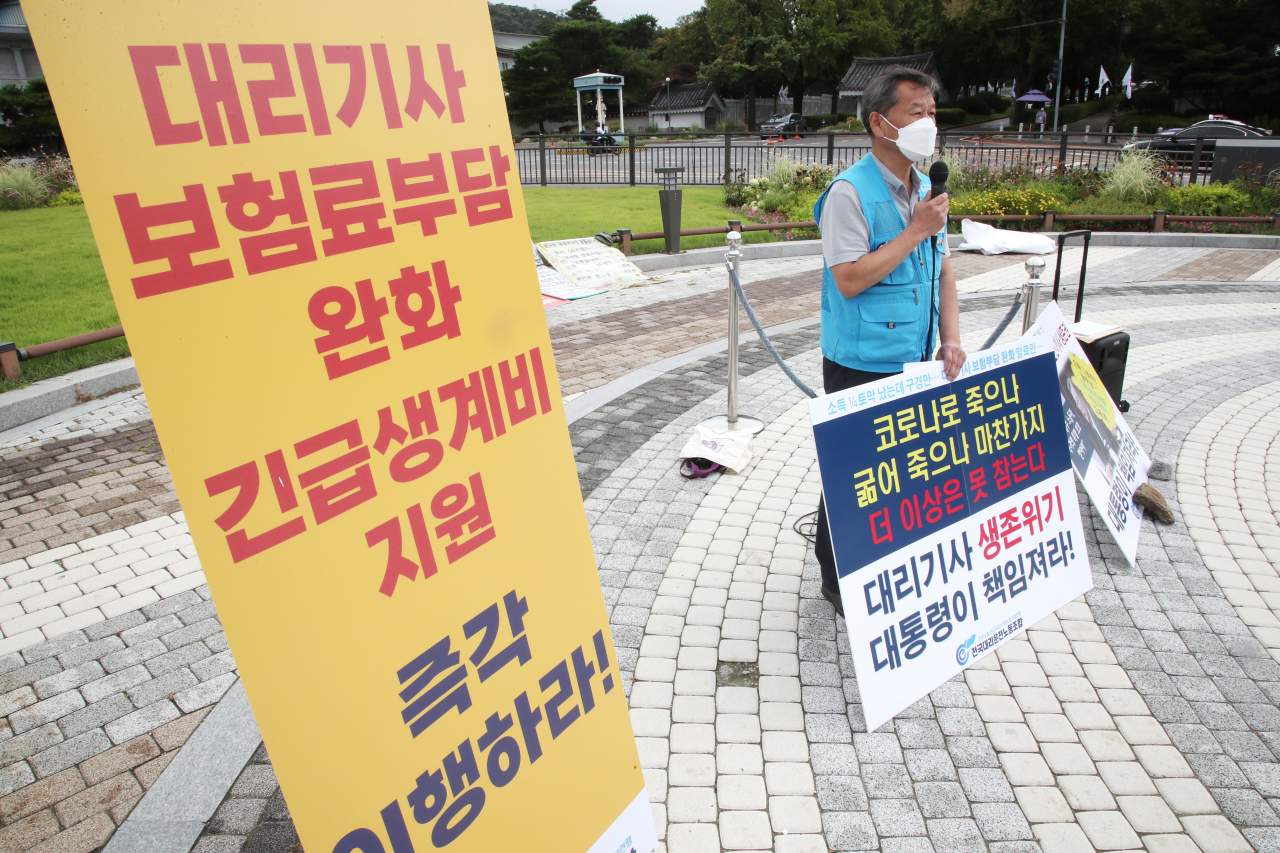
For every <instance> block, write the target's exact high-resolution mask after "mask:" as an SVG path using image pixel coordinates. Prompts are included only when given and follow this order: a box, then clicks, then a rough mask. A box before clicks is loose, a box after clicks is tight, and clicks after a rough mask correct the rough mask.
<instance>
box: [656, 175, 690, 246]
mask: <svg viewBox="0 0 1280 853" xmlns="http://www.w3.org/2000/svg"><path fill="white" fill-rule="evenodd" d="M653 171H655V172H657V173H658V174H659V175H661V176H662V189H660V190H658V207H659V209H661V211H662V235H663V237H664V238H665V240H666V244H667V254H668V255H678V254H680V200H681V196H682V195H684V193H683V191H682V190H679V189H676V180H677V179H678V176H679V175H680V173H681V172H683V171H684V167H683V166H660V167H658V168H657V169H654V170H653Z"/></svg>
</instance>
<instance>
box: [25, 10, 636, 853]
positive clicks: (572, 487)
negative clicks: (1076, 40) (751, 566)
mask: <svg viewBox="0 0 1280 853" xmlns="http://www.w3.org/2000/svg"><path fill="white" fill-rule="evenodd" d="M23 8H24V11H25V13H26V16H27V19H28V22H29V24H30V26H31V30H32V34H33V36H34V38H35V41H36V44H37V47H38V49H39V51H40V57H41V63H42V65H43V66H44V68H45V69H46V71H47V74H48V80H49V84H50V90H51V92H52V94H53V97H54V103H55V106H56V108H57V111H58V115H59V119H60V121H61V124H62V129H63V132H64V134H65V136H66V139H67V144H68V147H69V149H70V154H71V157H72V159H73V161H74V164H75V167H76V171H77V175H78V177H79V179H80V184H81V187H82V190H83V193H84V196H85V200H86V205H87V208H88V213H89V218H90V221H91V223H92V226H93V231H94V236H95V238H96V239H97V243H98V246H99V249H100V250H101V253H102V259H103V262H104V264H105V266H106V270H107V275H108V278H109V280H110V283H111V287H112V291H113V293H114V296H115V299H116V303H117V305H118V306H119V310H120V315H121V318H122V320H123V323H124V326H125V330H126V333H127V335H128V340H129V344H130V347H131V349H132V352H133V354H134V357H135V359H136V361H137V365H138V371H139V374H140V376H141V378H142V381H143V385H144V388H145V390H146V392H147V399H148V402H149V403H150V406H151V409H152V412H153V415H154V418H155V422H156V426H157V430H158V432H159V435H160V438H161V441H162V444H163V447H164V450H165V455H166V458H167V461H168V463H169V466H170V468H171V470H172V473H173V478H174V482H175V485H176V487H177V491H178V495H179V497H180V499H181V501H182V506H183V509H184V511H185V513H186V518H187V521H188V523H189V524H190V527H191V533H192V536H193V537H194V539H195V543H196V546H197V549H198V551H199V554H200V559H201V562H202V564H203V567H204V572H205V575H206V577H207V579H208V583H209V586H210V589H211V590H212V592H213V595H214V601H215V603H216V604H217V606H218V612H219V615H220V616H221V618H222V621H223V624H224V626H225V628H226V631H227V636H228V639H229V641H230V644H231V649H232V651H233V653H234V654H235V658H236V662H237V664H238V666H239V668H240V671H241V674H242V676H243V678H244V682H245V687H246V689H247V691H248V695H249V698H250V701H251V703H252V706H253V709H254V712H255V714H256V716H257V720H258V723H259V726H260V728H261V729H262V732H263V735H264V738H265V741H266V744H267V746H268V748H269V750H270V752H271V756H272V759H273V762H274V764H275V767H276V772H277V774H278V775H279V778H280V781H281V785H282V787H283V789H284V792H285V795H286V797H287V799H288V802H289V806H290V810H291V812H292V815H293V818H294V820H295V822H296V824H297V827H298V830H299V833H300V835H301V839H302V842H303V845H304V846H305V847H306V848H307V849H308V850H316V851H322V850H332V849H335V848H338V849H361V850H365V851H366V853H373V850H374V849H375V842H374V841H371V840H370V839H371V838H375V837H376V839H377V841H376V844H377V845H381V846H382V847H384V848H385V849H386V850H387V851H391V850H394V851H395V853H406V851H407V849H408V848H407V847H406V844H411V845H412V846H413V847H415V848H416V849H417V850H430V849H434V848H435V847H440V846H447V847H449V848H450V849H452V850H476V851H481V850H484V851H489V850H499V849H507V848H508V847H509V846H510V845H511V844H512V843H513V842H516V843H519V844H521V845H522V846H525V847H529V846H530V845H531V846H532V849H552V848H551V847H549V846H547V844H550V843H552V842H551V841H550V840H551V839H554V843H553V844H554V849H557V850H565V851H586V850H587V849H588V848H590V847H591V846H592V845H593V843H595V842H596V841H597V839H600V838H601V835H602V833H604V832H605V830H606V829H608V828H609V827H610V825H611V824H612V823H613V822H614V820H615V819H616V818H618V816H619V815H620V814H621V813H622V812H623V810H624V809H625V808H626V807H627V806H628V805H633V804H634V803H635V801H636V798H637V797H638V796H639V795H640V794H641V792H642V791H643V779H642V777H641V774H640V770H639V765H638V760H637V754H636V747H635V743H634V740H633V738H632V735H631V729H630V724H629V721H628V719H627V710H626V700H625V698H624V696H623V690H622V682H621V674H620V673H619V671H618V666H617V662H616V660H615V658H614V655H613V646H612V639H611V636H610V633H609V626H608V620H607V618H606V613H605V608H604V603H603V600H602V596H601V593H600V589H599V582H598V578H597V575H596V572H595V562H594V557H593V554H592V549H591V544H590V541H589V539H588V536H587V529H586V524H585V516H584V513H583V509H582V503H581V498H580V495H579V491H578V482H577V477H576V474H575V469H574V465H573V459H572V454H571V449H570V445H569V441H568V434H567V430H566V427H565V420H564V413H563V409H562V406H561V400H560V393H559V386H558V383H557V380H556V374H555V367H554V364H553V362H552V356H551V346H550V340H549V336H548V332H547V327H546V323H545V319H544V315H543V310H542V307H541V301H540V298H539V293H538V285H537V278H536V275H535V273H534V269H533V265H532V264H531V263H530V257H529V248H528V247H529V232H528V228H527V225H526V221H525V213H524V204H523V199H522V197H521V193H520V186H519V177H518V174H517V172H516V170H515V152H514V150H513V146H512V140H511V135H510V132H509V128H508V124H507V119H506V113H505V107H504V100H503V94H502V90H501V81H500V78H499V74H498V68H497V62H496V59H495V54H494V46H493V41H492V35H491V32H490V25H489V19H488V12H487V9H486V7H485V4H484V3H482V2H480V0H465V2H438V3H431V4H426V5H423V4H409V3H402V2H392V3H389V4H379V5H377V6H375V7H367V8H366V7H361V8H356V7H353V6H351V5H350V4H340V3H335V2H330V0H321V2H311V3H306V4H298V3H275V4H271V3H251V2H244V0H233V2H229V3H219V4H214V5H212V6H210V5H208V4H204V5H201V4H190V3H178V2H173V0H162V2H155V1H154V0H152V2H146V3H143V2H139V1H138V0H105V2H104V1H103V0H98V2H94V3H87V2H53V0H27V2H24V4H23ZM566 85H568V81H566ZM446 638H447V640H448V643H449V645H448V646H447V647H445V646H442V645H441V643H443V642H444V641H445V640H446ZM526 644H527V645H526ZM453 654H456V655H457V658H456V659H454V658H451V657H450V655H453ZM459 674H460V675H459ZM441 685H443V687H442V686H441ZM460 688H465V695H464V694H463V693H461V692H460ZM433 691H434V692H433ZM569 692H571V694H572V695H566V694H567V693H569ZM588 693H589V694H590V696H589V697H588ZM522 702H523V705H522ZM535 712H536V714H535ZM534 716H540V720H539V719H533V718H534ZM508 718H510V719H509V720H508ZM531 719H533V722H532V723H530V720H531ZM508 722H509V723H510V728H505V727H506V725H507V724H508ZM553 724H554V726H555V728H556V731H555V732H554V733H553V732H552V731H551V728H552V725H553ZM527 728H531V729H532V731H533V732H534V733H535V734H536V736H537V737H538V739H539V743H540V746H539V748H540V750H541V755H540V756H538V757H537V760H536V761H533V760H532V752H533V747H531V746H530V739H529V736H528V732H527V731H526V729H527ZM504 738H510V740H504ZM513 745H514V747H515V748H516V756H515V757H513V756H512V748H513ZM467 749H470V751H471V755H473V756H474V758H475V760H476V765H475V766H476V772H475V773H474V774H473V773H471V772H470V766H469V762H468V758H467ZM497 752H502V753H503V755H502V756H501V757H500V758H497V759H496V761H495V760H491V759H492V758H493V755H494V754H495V753H497ZM517 759H518V760H519V767H518V770H517V769H515V765H514V762H515V761H516V760H517ZM437 774H438V775H437ZM498 781H501V782H502V783H503V784H498ZM476 789H483V796H479V795H477V794H475V793H474V792H475V790H476ZM477 801H480V802H479V803H478V802H477ZM459 804H460V805H459ZM450 809H452V811H450ZM645 811H646V812H647V808H646V809H645ZM446 812H448V815H446V816H445V818H444V819H443V820H440V819H438V818H439V817H440V816H441V815H445V813H446ZM420 818H422V819H426V822H424V823H419V819H420ZM647 819H648V818H647V817H646V820H647ZM400 823H402V824H403V826H404V829H403V831H402V832H400V831H399V830H398V829H397V827H398V826H399V825H400ZM464 824H465V825H464ZM441 826H443V829H442V828H441ZM459 827H461V828H459ZM398 832H399V835H400V836H401V837H397V833H398ZM404 836H407V838H406V837H404ZM344 839H345V840H344ZM544 841H545V843H544ZM442 842H443V843H442ZM344 845H345V846H344Z"/></svg>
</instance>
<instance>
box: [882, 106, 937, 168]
mask: <svg viewBox="0 0 1280 853" xmlns="http://www.w3.org/2000/svg"><path fill="white" fill-rule="evenodd" d="M880 120H881V121H883V122H884V123H885V124H887V125H889V127H892V128H893V129H894V130H896V131H898V138H897V139H896V140H895V139H890V140H889V141H890V142H896V143H897V144H898V150H899V151H901V152H902V154H903V156H905V157H906V158H907V159H908V160H923V159H925V158H926V157H928V156H930V155H931V154H933V147H934V144H935V143H936V142H937V141H938V126H937V125H936V124H934V122H933V119H931V118H929V117H928V116H926V117H924V118H922V119H920V120H918V121H913V122H912V123H911V124H909V125H907V126H906V127H898V126H896V125H894V124H893V123H891V122H890V121H889V120H888V119H887V118H885V117H884V116H883V115H882V116H880Z"/></svg>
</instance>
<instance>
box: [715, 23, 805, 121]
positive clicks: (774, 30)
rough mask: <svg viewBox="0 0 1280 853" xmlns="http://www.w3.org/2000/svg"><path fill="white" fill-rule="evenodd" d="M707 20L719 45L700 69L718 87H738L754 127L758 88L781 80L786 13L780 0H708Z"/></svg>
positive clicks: (784, 56)
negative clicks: (713, 56) (714, 56)
mask: <svg viewBox="0 0 1280 853" xmlns="http://www.w3.org/2000/svg"><path fill="white" fill-rule="evenodd" d="M707 23H708V25H709V27H710V29H711V36H712V38H713V39H714V40H715V42H716V44H718V45H719V46H720V49H719V52H718V54H717V56H716V58H715V59H714V60H713V61H712V62H710V63H708V65H707V66H706V67H705V68H703V69H702V74H703V76H704V77H708V78H710V79H712V80H714V81H715V82H716V83H717V85H718V86H719V87H720V88H722V89H723V88H726V87H733V88H737V87H739V86H740V87H741V90H742V96H743V98H744V99H745V100H746V122H745V123H746V125H747V129H748V130H753V129H755V127H756V92H757V87H758V86H759V85H760V84H761V83H765V82H777V81H780V80H781V77H782V69H783V63H784V61H785V59H786V57H787V52H786V51H785V50H784V42H785V32H784V31H785V25H786V15H785V12H784V10H783V7H782V2H781V0H707Z"/></svg>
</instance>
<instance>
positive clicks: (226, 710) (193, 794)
mask: <svg viewBox="0 0 1280 853" xmlns="http://www.w3.org/2000/svg"><path fill="white" fill-rule="evenodd" d="M261 743H262V735H261V734H260V733H259V732H258V723H257V721H256V720H255V719H254V717H253V710H252V709H251V708H250V707H249V697H248V696H246V695H245V692H244V682H243V681H240V680H237V681H236V683H235V684H233V685H231V689H230V690H228V691H227V693H226V695H225V696H223V697H222V699H220V700H219V701H218V704H217V705H215V706H214V708H213V711H212V712H210V714H209V716H208V717H207V718H206V719H205V721H204V722H203V723H201V724H200V726H199V728H197V729H196V730H195V733H194V734H192V735H191V738H190V740H188V741H187V742H186V743H185V744H184V745H183V746H182V748H181V749H179V750H178V754H177V756H175V757H174V759H173V761H171V762H170V763H169V766H168V767H166V768H165V770H164V772H163V773H161V774H160V778H159V779H157V780H156V782H155V784H154V785H152V786H151V788H150V789H149V790H148V791H147V793H146V794H145V795H144V796H143V797H142V800H141V802H139V803H138V805H137V806H136V807H135V808H134V810H133V811H132V812H130V813H129V817H127V818H126V819H125V821H124V823H122V824H120V828H119V829H118V830H116V834H115V835H113V836H111V840H110V841H109V842H107V846H106V847H104V848H103V850H102V853H187V851H189V850H190V849H191V848H192V847H193V846H194V845H195V843H196V840H197V839H198V838H199V837H200V833H201V832H203V831H204V827H205V824H207V823H208V822H209V819H210V818H211V817H213V813H214V812H215V811H217V809H218V806H219V805H221V804H222V801H223V799H224V798H225V797H226V796H227V791H229V790H231V786H232V785H234V784H235V782H236V779H238V778H239V777H240V773H241V771H243V770H244V767H245V764H247V763H248V762H249V759H250V758H252V757H253V753H254V750H256V749H257V748H258V745H259V744H261Z"/></svg>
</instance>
